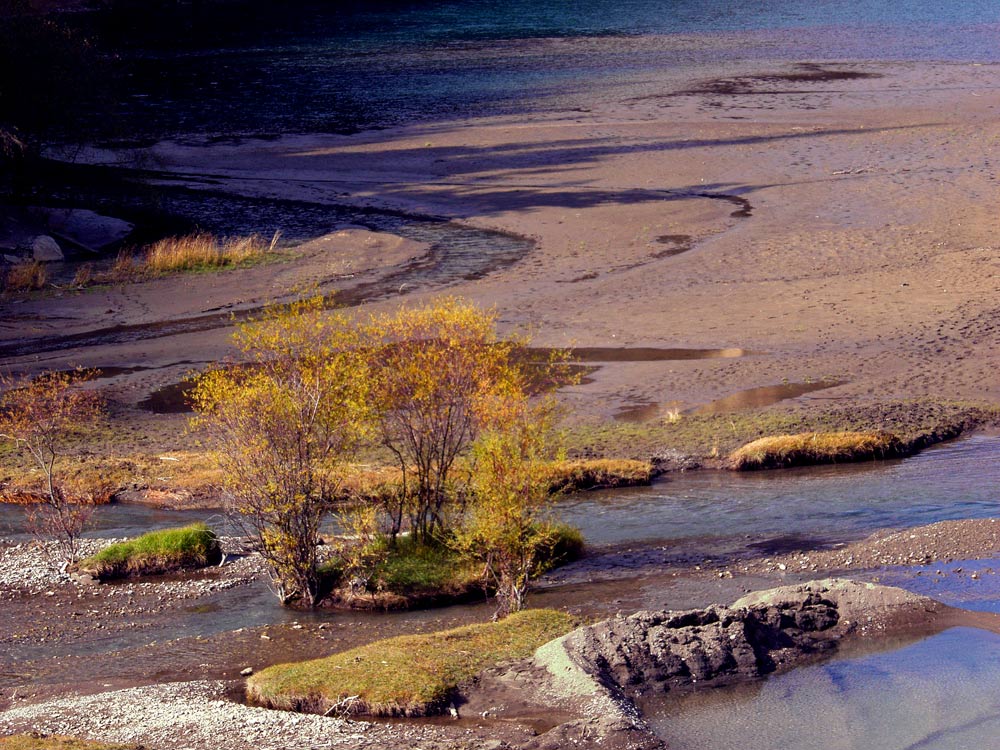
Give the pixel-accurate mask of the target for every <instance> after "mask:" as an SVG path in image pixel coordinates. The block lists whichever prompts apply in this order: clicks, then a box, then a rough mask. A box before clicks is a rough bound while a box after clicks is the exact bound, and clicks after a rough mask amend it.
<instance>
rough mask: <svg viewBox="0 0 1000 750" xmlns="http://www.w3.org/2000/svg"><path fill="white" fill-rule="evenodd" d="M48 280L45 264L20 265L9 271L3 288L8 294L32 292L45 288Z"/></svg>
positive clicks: (36, 262) (12, 267)
mask: <svg viewBox="0 0 1000 750" xmlns="http://www.w3.org/2000/svg"><path fill="white" fill-rule="evenodd" d="M48 278H49V272H48V270H46V268H45V264H44V263H39V262H38V261H34V262H33V263H18V264H17V265H13V266H11V267H10V268H8V269H7V273H6V274H5V275H4V283H3V288H4V291H6V292H31V291H34V290H35V289H41V288H42V287H44V286H45V282H46V281H48Z"/></svg>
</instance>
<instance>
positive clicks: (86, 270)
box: [72, 263, 95, 287]
mask: <svg viewBox="0 0 1000 750" xmlns="http://www.w3.org/2000/svg"><path fill="white" fill-rule="evenodd" d="M94 278H95V274H94V265H93V264H92V263H84V264H83V265H82V266H80V267H79V268H77V269H76V273H75V274H73V284H72V285H73V286H77V287H86V286H90V285H91V284H93V283H94Z"/></svg>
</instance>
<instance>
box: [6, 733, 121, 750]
mask: <svg viewBox="0 0 1000 750" xmlns="http://www.w3.org/2000/svg"><path fill="white" fill-rule="evenodd" d="M0 750H139V748H138V747H137V746H135V745H109V744H107V743H105V742H93V741H91V740H81V739H77V738H76V737H64V736H61V735H56V734H37V733H32V734H14V735H10V736H9V737H0Z"/></svg>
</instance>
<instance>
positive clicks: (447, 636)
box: [247, 609, 574, 716]
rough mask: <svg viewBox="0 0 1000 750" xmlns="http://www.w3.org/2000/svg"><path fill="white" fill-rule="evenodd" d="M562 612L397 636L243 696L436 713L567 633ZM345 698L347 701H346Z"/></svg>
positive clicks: (282, 674) (386, 712)
mask: <svg viewBox="0 0 1000 750" xmlns="http://www.w3.org/2000/svg"><path fill="white" fill-rule="evenodd" d="M573 625H574V623H573V620H572V618H571V617H570V616H569V615H568V614H566V613H565V612H556V611H554V610H548V609H531V610H524V611H522V612H518V613H516V614H513V615H510V616H509V617H507V618H505V619H503V620H501V621H499V622H488V623H482V624H478V625H467V626H464V627H460V628H454V629H452V630H444V631H440V632H437V633H427V634H423V635H405V636H400V637H397V638H390V639H388V640H384V641H377V642H376V643H372V644H369V645H367V646H362V647H360V648H355V649H351V650H350V651H344V652H343V653H340V654H335V655H333V656H329V657H326V658H325V659H315V660H313V661H306V662H300V663H297V664H278V665H276V666H273V667H268V668H267V669H265V670H263V671H262V672H259V673H258V674H255V675H254V676H253V677H251V678H250V679H249V680H248V681H247V697H248V698H249V700H250V701H251V702H253V703H256V704H258V705H263V706H268V707H271V708H282V709H291V710H294V711H306V712H313V713H326V712H327V711H328V710H329V709H330V708H331V707H333V706H336V705H338V704H342V707H343V708H344V709H345V713H348V712H349V713H355V714H369V715H373V716H424V715H428V714H432V713H437V712H439V711H441V710H442V709H443V708H444V707H445V706H446V705H447V704H448V701H449V700H450V698H451V695H452V693H453V691H454V690H455V689H456V688H457V687H458V686H459V685H460V684H462V683H463V682H466V681H468V680H470V679H472V678H473V677H474V676H475V675H477V674H478V673H479V672H481V671H482V670H484V669H487V668H488V667H491V666H494V665H496V664H498V663H500V662H504V661H508V660H512V659H523V658H525V657H527V656H530V655H531V654H532V653H533V652H534V651H535V649H536V648H538V647H539V646H541V645H542V644H544V643H547V642H548V641H550V640H552V639H553V638H558V637H560V636H562V635H564V634H565V633H567V632H569V631H570V630H571V629H572V628H573ZM347 699H351V700H347Z"/></svg>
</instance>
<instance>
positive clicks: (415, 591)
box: [320, 523, 584, 609]
mask: <svg viewBox="0 0 1000 750" xmlns="http://www.w3.org/2000/svg"><path fill="white" fill-rule="evenodd" d="M375 544H376V545H378V549H375V550H371V551H370V552H369V556H370V557H371V558H374V559H376V560H377V562H376V563H375V564H374V566H373V567H372V569H371V571H370V572H369V573H368V574H367V576H366V577H365V578H363V579H360V580H359V579H357V578H356V577H355V581H354V584H355V585H354V586H353V587H352V586H351V581H350V580H348V576H347V574H346V573H345V571H344V569H343V567H342V563H341V562H340V561H339V560H337V559H336V558H334V559H332V560H331V561H330V562H328V563H326V564H325V565H323V566H322V567H321V568H320V572H321V574H322V575H323V576H324V577H325V578H326V580H327V586H329V588H330V590H331V593H330V599H331V600H332V601H333V602H334V603H336V604H342V605H346V606H349V607H352V608H357V609H416V608H420V607H432V606H441V605H446V604H455V603H459V602H463V601H469V600H472V599H482V598H483V597H484V596H485V595H486V594H487V593H488V592H487V591H486V590H485V589H484V584H483V576H482V574H483V566H482V563H481V562H476V561H473V560H469V559H468V558H465V557H463V556H462V555H461V554H460V553H459V552H456V551H455V550H454V549H452V548H450V547H449V546H448V545H447V544H445V543H439V544H427V543H422V542H419V541H417V540H416V539H414V538H413V537H411V536H402V537H399V538H398V539H397V540H396V546H395V547H389V546H388V541H387V540H380V541H379V542H376V543H375ZM583 546H584V542H583V535H582V534H581V533H580V531H579V529H576V528H574V527H572V526H569V525H568V524H562V523H556V524H552V525H551V526H550V527H549V531H548V533H547V534H546V535H545V538H544V541H543V543H542V545H541V550H540V555H539V561H538V567H537V569H536V571H535V574H536V575H541V574H542V573H546V572H548V571H550V570H553V569H555V568H557V567H559V566H560V565H565V564H566V563H569V562H572V561H573V560H575V559H577V558H578V557H579V556H580V554H581V553H582V552H583Z"/></svg>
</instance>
